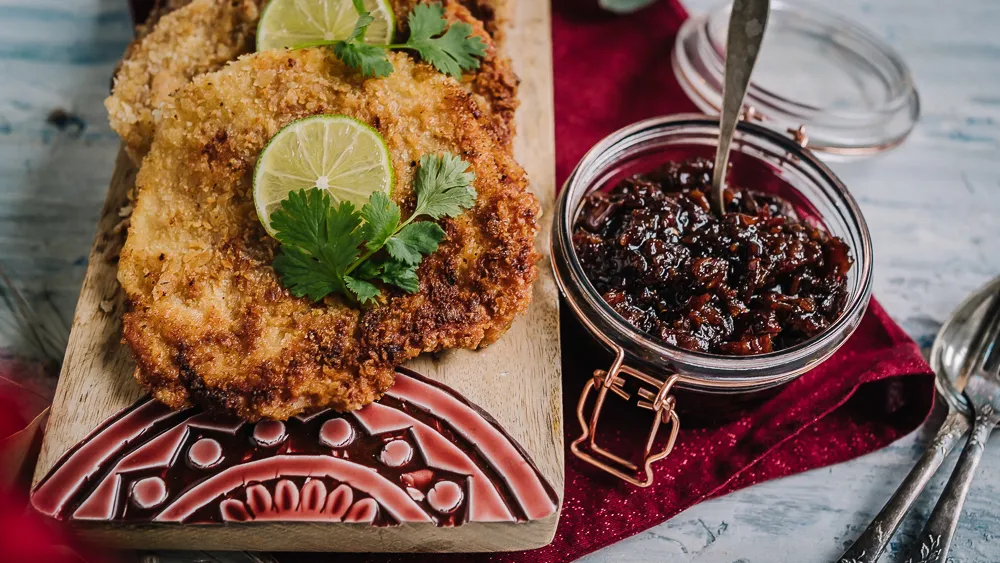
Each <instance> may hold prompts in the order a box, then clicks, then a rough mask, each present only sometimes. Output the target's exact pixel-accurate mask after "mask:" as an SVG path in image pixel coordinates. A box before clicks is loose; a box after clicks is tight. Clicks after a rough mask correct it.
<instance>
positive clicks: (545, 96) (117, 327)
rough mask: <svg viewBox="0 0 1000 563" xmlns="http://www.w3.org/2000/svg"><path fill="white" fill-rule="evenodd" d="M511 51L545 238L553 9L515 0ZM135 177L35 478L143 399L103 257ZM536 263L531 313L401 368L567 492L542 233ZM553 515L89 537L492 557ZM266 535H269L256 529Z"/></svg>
mask: <svg viewBox="0 0 1000 563" xmlns="http://www.w3.org/2000/svg"><path fill="white" fill-rule="evenodd" d="M511 17H512V21H511V25H510V27H509V29H508V30H507V41H506V44H507V46H508V47H507V48H508V50H509V53H510V55H511V58H512V59H513V61H514V65H515V69H516V71H517V73H518V75H519V76H520V77H521V79H522V87H521V91H520V98H521V102H522V103H521V107H520V109H519V110H518V114H517V128H518V136H517V138H516V141H515V156H516V157H517V159H518V161H519V162H520V163H521V164H522V165H523V166H524V167H525V169H526V170H527V172H528V175H529V177H530V178H531V182H532V189H533V191H534V192H535V194H536V195H537V196H538V198H539V199H540V200H541V203H542V209H543V216H542V230H541V232H542V233H547V232H548V231H549V220H550V217H551V212H550V211H549V210H551V207H552V204H553V200H554V197H555V177H554V174H555V167H554V162H555V139H554V121H553V119H554V117H553V106H552V103H553V102H552V99H553V95H552V58H551V52H552V49H551V34H550V33H549V29H550V17H549V6H548V5H547V4H546V3H543V2H522V3H520V4H519V5H518V6H517V7H516V9H514V10H512V12H511ZM134 178H135V169H134V167H133V166H131V164H130V163H129V161H128V159H127V157H125V156H124V153H119V157H118V160H117V163H116V165H115V173H114V176H113V177H112V180H111V187H110V189H109V191H108V196H107V201H106V202H105V205H104V208H103V210H102V212H101V219H100V222H99V224H98V231H97V237H96V240H95V242H94V246H93V249H92V250H91V253H90V256H89V260H88V262H89V268H88V269H87V273H86V276H85V278H84V282H83V288H82V290H81V293H80V299H79V302H78V304H77V308H76V314H75V318H74V320H73V325H72V332H71V334H70V339H69V345H68V349H67V352H66V356H65V359H64V362H63V366H62V372H61V375H60V380H59V385H58V388H57V390H56V395H55V400H54V403H53V407H52V412H51V416H50V419H49V424H48V427H47V430H46V436H45V440H44V443H43V446H42V452H41V455H40V458H39V461H38V465H37V468H36V472H35V481H36V482H37V481H38V480H39V479H41V478H42V477H44V476H45V475H46V474H47V473H48V471H49V470H50V469H51V468H52V466H53V465H54V464H55V463H56V462H57V460H58V459H59V458H60V457H61V456H62V455H63V454H64V453H65V452H66V451H67V450H69V449H70V448H71V447H73V446H74V445H75V444H77V443H78V442H80V441H81V440H83V439H84V438H85V437H86V436H87V435H88V434H90V433H91V432H92V431H93V430H94V429H95V428H96V427H97V426H98V425H100V424H101V423H102V422H103V421H104V420H106V419H107V418H108V417H109V416H111V415H113V414H114V413H116V412H118V411H120V410H121V409H123V408H126V407H128V406H129V405H131V404H133V403H134V402H135V401H136V399H138V398H139V397H141V396H142V395H143V394H144V393H143V391H142V389H141V388H140V387H139V386H138V385H137V384H136V383H135V381H134V380H133V378H132V368H133V361H132V359H131V355H130V352H129V350H128V348H127V347H126V346H125V345H123V344H122V342H121V322H120V313H121V310H122V295H121V291H120V288H119V285H118V281H117V279H116V275H117V267H116V265H115V263H114V261H113V260H109V257H113V256H115V255H116V252H117V249H118V247H119V246H120V244H121V240H122V238H121V233H120V232H118V231H120V229H121V225H120V222H121V217H120V215H119V210H120V209H121V208H122V206H123V205H124V204H125V202H126V193H127V191H128V190H129V189H130V188H131V186H132V185H133V182H134ZM539 248H540V250H541V251H542V254H543V261H542V263H541V264H539V271H540V278H539V280H538V282H537V283H536V284H535V288H534V296H533V301H532V305H531V307H530V309H529V310H528V312H527V313H526V314H525V315H523V316H522V317H521V318H519V319H518V320H517V321H516V322H515V323H514V325H513V326H512V328H511V329H510V330H509V331H508V332H507V334H505V335H504V336H503V337H502V338H501V339H500V340H499V341H498V342H497V343H495V344H493V345H491V346H489V347H487V348H485V349H483V350H479V351H468V350H456V351H449V352H446V353H443V354H440V355H435V356H433V357H431V356H424V357H421V358H418V359H417V360H415V361H413V362H411V363H410V364H408V367H410V368H411V369H414V370H415V371H417V372H419V373H421V374H424V375H426V376H428V377H431V378H433V379H436V380H438V381H441V382H443V383H444V384H446V385H448V386H450V387H451V388H453V389H455V390H456V391H458V392H459V393H460V394H462V395H463V396H465V397H466V398H467V399H469V400H470V401H472V402H473V403H475V404H476V405H478V406H480V407H482V408H483V409H484V410H486V411H487V412H488V413H490V414H491V415H492V416H493V417H494V418H496V419H497V421H498V422H499V423H500V425H501V426H503V427H504V429H506V430H507V431H508V432H509V433H510V434H511V436H512V437H513V438H514V439H515V440H517V441H518V442H519V443H520V444H521V445H522V446H523V447H524V448H525V449H526V450H527V452H528V454H529V455H530V456H531V458H532V459H533V460H534V461H535V463H536V465H537V466H538V468H539V470H540V471H541V472H542V474H543V475H544V476H545V477H546V479H548V481H549V482H550V483H551V484H552V486H553V487H554V488H555V489H556V491H557V492H558V494H559V495H560V498H561V496H562V490H563V430H562V420H563V417H562V395H561V389H562V381H561V365H560V343H559V301H558V291H557V288H556V286H555V282H554V280H553V278H552V274H551V268H550V266H549V256H548V247H547V245H546V244H544V237H540V240H539ZM557 517H558V514H556V515H553V516H552V517H549V518H546V519H544V520H540V521H534V522H526V523H522V524H482V523H470V524H467V525H465V526H461V527H456V528H436V527H434V526H429V525H407V526H398V527H391V528H378V529H376V528H372V527H370V526H358V525H339V524H301V523H297V524H294V525H289V524H255V525H253V526H246V527H234V526H226V527H214V528H212V527H200V526H181V527H176V526H175V527H164V526H155V527H154V526H144V527H134V526H130V527H122V526H118V527H109V526H101V525H93V526H90V525H88V526H87V527H86V528H85V532H86V533H87V534H88V535H91V536H93V537H97V538H101V539H107V540H111V541H114V542H116V543H121V544H123V545H129V546H134V547H146V548H151V547H164V548H169V547H187V548H190V547H198V548H204V549H264V548H268V549H277V548H276V546H275V541H274V538H283V540H282V541H281V543H282V545H283V546H284V547H283V548H281V549H289V548H291V547H293V546H296V547H298V548H299V549H302V550H350V551H409V550H421V551H422V550H429V551H455V550H460V551H496V550H510V549H525V548H530V547H537V546H540V545H544V544H545V543H548V542H549V541H551V538H552V535H553V534H554V532H555V524H556V521H557ZM263 532H266V533H263Z"/></svg>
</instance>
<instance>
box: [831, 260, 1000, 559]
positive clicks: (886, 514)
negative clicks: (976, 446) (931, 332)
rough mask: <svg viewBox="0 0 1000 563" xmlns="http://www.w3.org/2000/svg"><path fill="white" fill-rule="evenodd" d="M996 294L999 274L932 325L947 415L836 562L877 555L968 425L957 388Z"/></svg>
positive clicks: (976, 350)
mask: <svg viewBox="0 0 1000 563" xmlns="http://www.w3.org/2000/svg"><path fill="white" fill-rule="evenodd" d="M998 296H1000V277H998V278H996V279H994V280H993V281H991V282H989V283H988V284H986V285H985V286H983V287H982V288H980V289H979V290H977V291H975V292H974V293H972V295H970V296H969V297H967V298H966V299H965V301H963V302H962V304H961V305H959V306H958V308H957V309H955V311H954V312H953V313H952V314H951V317H950V318H949V319H948V321H947V322H945V323H944V325H942V326H941V330H939V331H938V334H937V337H936V338H935V339H934V345H933V347H932V348H931V357H930V363H931V368H933V369H934V373H935V374H936V375H937V377H936V380H935V384H936V387H937V391H938V393H939V394H940V396H941V397H942V398H944V400H945V402H946V403H947V405H948V416H947V418H945V420H944V423H943V424H942V425H941V428H940V430H938V433H937V436H935V437H934V440H933V441H932V442H931V444H930V446H928V448H927V451H925V452H924V455H923V456H922V457H921V458H920V461H918V462H917V464H916V465H915V466H914V467H913V469H912V470H911V471H910V473H909V475H907V476H906V478H905V479H904V480H903V482H902V483H901V484H900V485H899V488H898V489H896V492H895V494H893V495H892V498H890V499H889V502H887V503H886V504H885V507H883V508H882V511H881V512H879V513H878V516H876V517H875V519H874V520H872V523H871V524H870V525H869V526H868V528H867V529H866V530H865V531H864V533H863V534H861V536H860V537H859V538H858V539H857V541H855V542H854V545H852V546H851V547H850V549H848V550H847V551H846V552H845V553H844V555H842V556H841V558H840V560H839V562H840V563H874V562H875V561H878V558H879V557H880V556H881V555H882V552H883V551H885V548H886V546H887V545H889V540H890V539H892V536H893V534H894V533H895V532H896V529H897V528H898V527H899V525H900V523H902V521H903V518H904V517H905V516H906V514H907V512H909V510H910V507H911V506H912V505H913V502H914V501H915V500H917V497H918V496H920V492H921V491H923V490H924V487H925V486H926V485H927V482H928V481H929V480H930V478H931V477H932V476H933V475H934V473H935V472H936V471H937V470H938V468H939V467H941V463H942V462H944V460H945V458H947V457H948V454H949V453H951V450H952V449H954V447H955V444H957V443H958V441H959V440H961V439H962V436H964V435H965V434H966V433H967V432H968V431H969V427H970V419H971V416H972V411H971V409H970V407H969V404H968V402H967V401H966V399H965V397H964V396H963V395H962V391H963V390H964V389H965V383H966V381H968V375H969V371H970V370H971V369H972V367H973V362H974V361H975V360H976V359H977V356H979V355H980V352H981V349H982V346H981V344H982V342H983V340H984V337H985V334H984V332H985V329H986V328H987V327H986V326H985V325H986V321H987V320H988V318H989V309H990V307H991V305H992V303H994V302H998V301H1000V297H998Z"/></svg>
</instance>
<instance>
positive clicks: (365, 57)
mask: <svg viewBox="0 0 1000 563" xmlns="http://www.w3.org/2000/svg"><path fill="white" fill-rule="evenodd" d="M333 52H334V54H335V55H337V57H338V58H339V59H340V60H342V61H344V64H346V65H347V66H351V67H354V68H357V69H361V74H362V75H364V76H374V77H376V78H382V77H385V76H389V75H390V74H392V71H393V67H392V63H390V62H389V59H388V58H386V56H385V50H384V49H382V48H381V47H378V46H376V45H369V44H367V43H360V42H358V41H337V42H336V43H334V44H333Z"/></svg>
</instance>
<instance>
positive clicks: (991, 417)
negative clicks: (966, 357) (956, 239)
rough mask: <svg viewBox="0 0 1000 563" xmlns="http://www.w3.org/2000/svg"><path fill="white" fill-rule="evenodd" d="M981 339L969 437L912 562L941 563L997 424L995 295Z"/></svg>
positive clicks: (999, 384) (999, 317)
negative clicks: (987, 442) (977, 467)
mask: <svg viewBox="0 0 1000 563" xmlns="http://www.w3.org/2000/svg"><path fill="white" fill-rule="evenodd" d="M985 326H986V329H985V330H984V331H983V334H984V337H983V338H981V339H980V341H979V346H977V348H978V349H977V353H976V354H975V355H973V356H971V357H973V358H975V361H974V366H973V367H972V369H971V370H970V371H969V373H968V376H969V377H968V382H967V383H966V386H965V391H964V394H965V397H966V399H968V401H969V403H971V404H972V409H973V411H974V413H975V418H974V419H973V423H972V434H970V435H969V441H968V442H966V443H965V448H964V449H962V455H961V456H959V458H958V463H957V464H956V465H955V470H954V472H952V474H951V478H950V479H948V484H947V485H945V487H944V492H942V493H941V498H940V499H938V502H937V504H936V505H935V506H934V510H933V511H931V516H930V518H928V520H927V524H926V525H925V526H924V531H923V532H921V533H920V536H919V537H920V541H921V544H920V546H919V547H918V548H916V549H914V555H913V557H911V558H910V559H909V561H910V562H912V563H931V562H934V563H944V562H945V561H947V560H948V550H949V549H950V548H951V541H952V539H953V538H954V537H955V529H956V528H957V527H958V519H959V517H961V515H962V506H963V505H964V504H965V498H966V496H968V494H969V488H970V487H971V486H972V478H973V477H975V475H976V466H978V465H979V460H980V458H982V456H983V451H984V450H985V449H986V440H988V439H989V437H990V433H991V432H992V431H993V429H994V428H996V426H997V424H998V423H1000V297H998V296H994V298H993V300H992V302H991V303H990V307H989V309H988V312H987V320H986V323H985Z"/></svg>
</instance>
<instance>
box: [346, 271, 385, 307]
mask: <svg viewBox="0 0 1000 563" xmlns="http://www.w3.org/2000/svg"><path fill="white" fill-rule="evenodd" d="M344 282H345V285H346V286H347V289H349V290H351V291H352V292H354V295H355V296H356V297H357V299H358V302H360V303H361V304H362V305H367V304H369V303H374V302H375V300H376V299H377V298H378V296H379V295H380V294H381V293H382V292H380V291H379V290H378V288H377V287H375V284H373V283H371V282H366V281H364V280H359V279H357V278H354V277H351V276H346V277H344Z"/></svg>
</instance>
